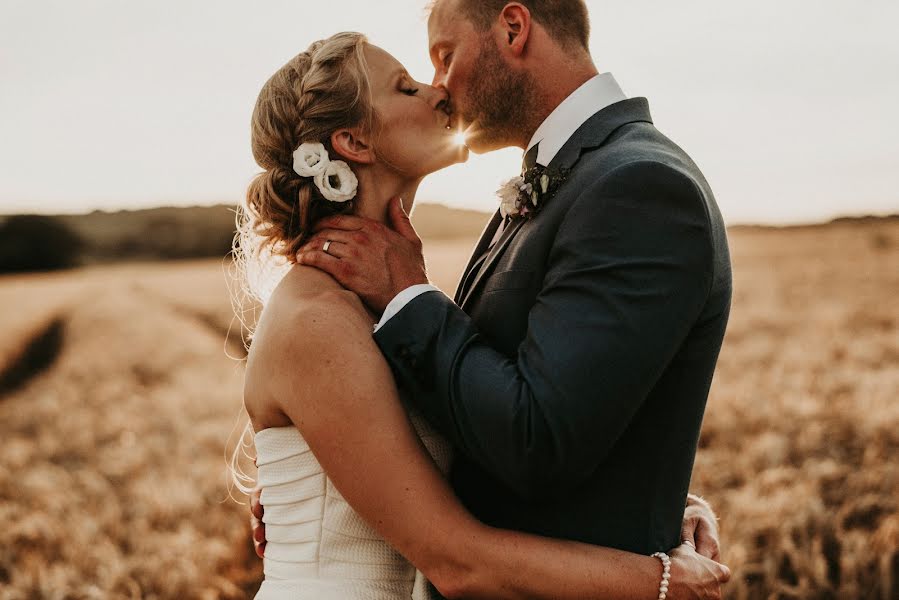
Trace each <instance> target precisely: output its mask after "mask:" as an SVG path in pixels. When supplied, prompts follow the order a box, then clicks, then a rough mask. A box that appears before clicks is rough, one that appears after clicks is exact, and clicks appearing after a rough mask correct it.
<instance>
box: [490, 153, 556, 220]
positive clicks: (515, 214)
mask: <svg viewBox="0 0 899 600" xmlns="http://www.w3.org/2000/svg"><path fill="white" fill-rule="evenodd" d="M568 171H569V170H568V169H548V168H546V167H544V166H543V165H535V166H533V167H531V168H530V169H528V170H527V171H525V172H524V175H521V176H519V177H513V178H512V179H510V180H509V181H507V182H505V183H504V184H502V186H500V188H499V190H497V192H496V195H497V196H499V200H500V204H499V211H500V214H501V215H502V216H503V218H506V217H509V216H511V217H512V218H513V219H516V218H519V217H521V218H524V219H533V218H534V217H535V216H536V215H537V213H538V212H540V210H541V209H542V208H543V206H544V205H545V204H546V202H547V201H548V200H549V199H550V198H552V197H553V196H554V195H555V194H556V192H557V191H559V188H560V187H562V184H563V183H565V180H566V179H567V178H568Z"/></svg>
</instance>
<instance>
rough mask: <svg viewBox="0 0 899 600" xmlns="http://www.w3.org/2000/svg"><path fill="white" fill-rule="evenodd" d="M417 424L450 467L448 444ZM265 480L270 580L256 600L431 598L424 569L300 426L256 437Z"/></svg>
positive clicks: (267, 575) (416, 419) (439, 462)
mask: <svg viewBox="0 0 899 600" xmlns="http://www.w3.org/2000/svg"><path fill="white" fill-rule="evenodd" d="M411 418H412V423H413V424H414V425H415V429H416V431H418V434H419V436H420V437H421V439H422V441H423V442H424V445H425V447H426V448H427V449H428V452H430V453H431V456H432V457H433V458H434V460H435V462H436V463H437V465H438V466H439V467H440V469H441V470H443V472H444V473H445V472H446V470H447V469H448V468H449V464H450V461H451V449H450V446H449V444H448V443H447V442H446V441H445V440H444V439H443V438H441V437H440V436H439V435H438V434H437V433H436V432H435V431H433V429H431V427H430V426H429V425H428V424H427V423H426V422H425V421H424V419H423V418H421V417H420V416H419V415H416V414H412V415H411ZM255 442H256V456H257V458H256V465H257V467H258V481H259V485H261V486H262V505H263V507H264V508H265V511H264V512H265V514H264V516H263V519H262V520H263V522H264V523H265V537H266V539H267V540H268V544H267V545H266V547H265V559H264V561H263V563H264V570H265V580H264V581H263V583H262V587H260V589H259V593H258V594H257V595H256V600H307V599H309V600H312V599H314V600H398V599H404V600H408V599H410V598H412V599H414V600H430V599H431V598H432V596H433V595H432V594H431V593H430V592H429V589H428V588H429V586H428V584H427V581H426V580H425V578H424V577H423V576H422V575H421V573H419V572H417V571H416V569H415V567H413V566H412V565H411V564H410V563H409V562H408V561H407V560H406V559H405V558H403V557H402V555H400V554H399V552H397V551H396V550H394V549H393V548H392V547H391V546H390V545H389V544H388V543H387V542H385V541H384V540H383V539H382V538H381V537H380V536H379V535H378V534H377V533H376V532H375V531H374V530H373V529H372V528H371V527H369V526H368V524H367V523H365V521H363V520H362V518H361V517H360V516H359V515H358V514H356V511H354V510H353V509H352V507H350V505H349V504H348V503H347V502H346V500H344V499H343V497H342V496H341V495H340V492H338V491H337V489H336V488H335V487H334V485H333V484H332V483H331V481H330V480H329V479H328V477H327V476H326V475H325V472H324V471H323V470H322V468H321V465H319V463H318V460H316V458H315V456H313V454H312V452H311V451H310V449H309V445H308V444H307V443H306V442H305V440H303V437H302V436H301V435H300V433H299V431H297V429H296V428H295V427H277V428H272V429H263V430H262V431H259V432H258V433H257V434H256V436H255Z"/></svg>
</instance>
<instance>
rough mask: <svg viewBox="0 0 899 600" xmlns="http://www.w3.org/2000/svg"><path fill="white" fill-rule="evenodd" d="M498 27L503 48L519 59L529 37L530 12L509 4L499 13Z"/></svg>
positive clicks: (514, 3) (520, 6)
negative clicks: (501, 35) (501, 36)
mask: <svg viewBox="0 0 899 600" xmlns="http://www.w3.org/2000/svg"><path fill="white" fill-rule="evenodd" d="M499 26H500V31H501V32H502V34H503V46H505V47H506V48H507V49H508V50H509V51H510V52H511V53H512V54H513V55H514V56H515V57H520V56H521V55H522V54H523V53H524V49H525V47H527V43H528V39H529V38H530V36H531V11H530V10H528V7H527V6H524V5H523V4H519V3H518V2H510V3H509V4H506V6H505V8H503V11H502V12H501V13H500V19H499Z"/></svg>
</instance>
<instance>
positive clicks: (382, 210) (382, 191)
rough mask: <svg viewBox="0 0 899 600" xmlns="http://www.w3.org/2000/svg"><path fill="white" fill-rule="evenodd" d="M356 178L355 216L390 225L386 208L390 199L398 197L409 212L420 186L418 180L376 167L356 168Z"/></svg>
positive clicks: (419, 180)
mask: <svg viewBox="0 0 899 600" xmlns="http://www.w3.org/2000/svg"><path fill="white" fill-rule="evenodd" d="M356 177H357V178H358V179H359V194H358V196H357V202H356V206H357V208H356V214H357V215H358V216H360V217H365V218H367V219H372V220H374V221H378V222H380V223H390V219H389V217H388V215H387V207H388V206H389V205H390V199H391V198H395V197H397V196H399V197H400V198H402V199H403V205H404V206H405V207H406V210H409V207H411V206H412V203H413V202H414V201H415V194H416V193H417V192H418V186H419V184H421V179H420V178H419V179H408V178H404V177H402V176H401V175H400V174H398V173H397V172H396V171H391V170H388V169H384V168H381V167H380V166H378V165H371V166H366V167H362V168H358V169H357V170H356Z"/></svg>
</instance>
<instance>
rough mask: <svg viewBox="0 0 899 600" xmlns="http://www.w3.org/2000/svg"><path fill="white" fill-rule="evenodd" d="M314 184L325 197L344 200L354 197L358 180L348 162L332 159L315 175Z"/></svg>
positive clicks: (338, 200)
mask: <svg viewBox="0 0 899 600" xmlns="http://www.w3.org/2000/svg"><path fill="white" fill-rule="evenodd" d="M315 185H316V186H317V187H318V189H319V191H321V193H322V196H324V197H325V199H327V200H330V201H331V202H346V201H348V200H352V199H353V198H355V197H356V188H357V187H358V186H359V180H357V179H356V175H355V174H354V173H353V170H352V169H350V166H349V165H348V164H346V163H345V162H343V161H342V160H332V161H330V162H329V163H328V166H327V167H325V170H324V171H322V172H321V173H319V174H318V175H316V176H315Z"/></svg>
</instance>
